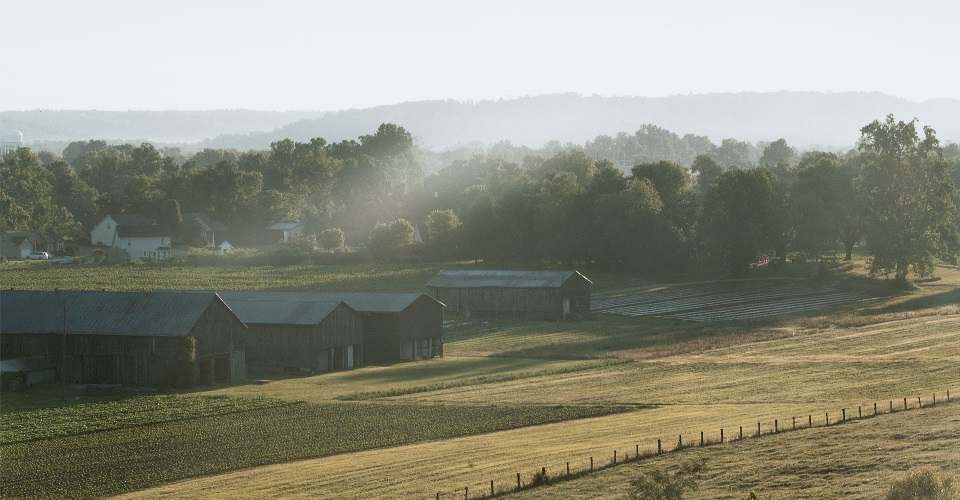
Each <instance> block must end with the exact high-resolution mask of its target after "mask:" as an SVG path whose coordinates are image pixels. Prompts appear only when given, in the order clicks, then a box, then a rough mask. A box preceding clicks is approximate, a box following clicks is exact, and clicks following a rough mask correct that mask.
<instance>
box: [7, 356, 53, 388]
mask: <svg viewBox="0 0 960 500" xmlns="http://www.w3.org/2000/svg"><path fill="white" fill-rule="evenodd" d="M56 373H57V370H56V368H55V367H54V366H53V361H51V360H50V359H48V358H15V359H3V360H0V388H2V390H4V391H16V390H20V389H22V388H24V387H27V386H31V385H37V384H42V383H44V382H52V381H54V380H56Z"/></svg>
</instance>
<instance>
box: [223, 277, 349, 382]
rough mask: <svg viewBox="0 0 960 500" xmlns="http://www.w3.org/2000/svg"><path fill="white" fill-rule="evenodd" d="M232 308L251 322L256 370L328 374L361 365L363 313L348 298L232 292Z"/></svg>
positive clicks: (248, 334)
mask: <svg viewBox="0 0 960 500" xmlns="http://www.w3.org/2000/svg"><path fill="white" fill-rule="evenodd" d="M226 295H227V297H226V298H225V301H226V303H227V305H228V306H230V309H232V310H233V312H234V313H236V315H237V316H238V317H239V318H240V319H241V320H243V322H244V323H245V324H246V325H247V329H246V330H245V331H244V338H245V340H246V346H247V365H248V366H249V367H250V368H252V369H261V370H264V369H265V370H270V369H283V370H310V371H319V372H327V371H333V370H343V369H347V368H354V367H355V366H359V364H360V363H359V361H360V360H361V359H362V358H361V356H362V352H363V351H362V347H363V329H362V324H361V319H360V315H359V314H357V312H356V311H354V310H353V309H352V308H351V307H350V306H348V305H346V304H344V303H343V302H342V301H318V300H308V299H305V298H303V297H297V296H291V297H288V298H286V299H282V300H281V299H269V298H258V295H256V294H251V293H246V292H241V293H236V294H226Z"/></svg>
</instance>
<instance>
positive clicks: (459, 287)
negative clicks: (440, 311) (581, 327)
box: [427, 271, 592, 320]
mask: <svg viewBox="0 0 960 500" xmlns="http://www.w3.org/2000/svg"><path fill="white" fill-rule="evenodd" d="M591 284H592V283H591V281H590V280H589V279H587V278H586V277H585V276H584V275H582V274H580V273H579V272H577V271H440V272H439V273H437V275H436V276H434V277H433V279H431V280H430V281H429V282H427V287H428V288H429V289H430V294H431V295H433V298H435V299H437V300H439V301H440V302H443V303H444V304H446V305H447V307H448V308H450V309H451V310H453V311H457V312H458V313H460V314H462V315H464V316H469V315H470V314H481V315H483V314H491V315H501V316H512V317H521V318H530V319H546V320H562V319H564V318H566V317H567V315H569V314H570V313H576V314H588V313H589V312H590V285H591Z"/></svg>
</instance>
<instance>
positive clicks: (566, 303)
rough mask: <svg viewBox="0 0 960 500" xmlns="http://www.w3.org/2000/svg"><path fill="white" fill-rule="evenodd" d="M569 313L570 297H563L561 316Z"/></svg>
mask: <svg viewBox="0 0 960 500" xmlns="http://www.w3.org/2000/svg"><path fill="white" fill-rule="evenodd" d="M568 314H570V299H569V298H566V299H563V317H564V318H566V317H567V315H568Z"/></svg>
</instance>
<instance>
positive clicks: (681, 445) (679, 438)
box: [677, 434, 683, 450]
mask: <svg viewBox="0 0 960 500" xmlns="http://www.w3.org/2000/svg"><path fill="white" fill-rule="evenodd" d="M681 448H683V434H680V437H678V438H677V449H678V450H679V449H681Z"/></svg>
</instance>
